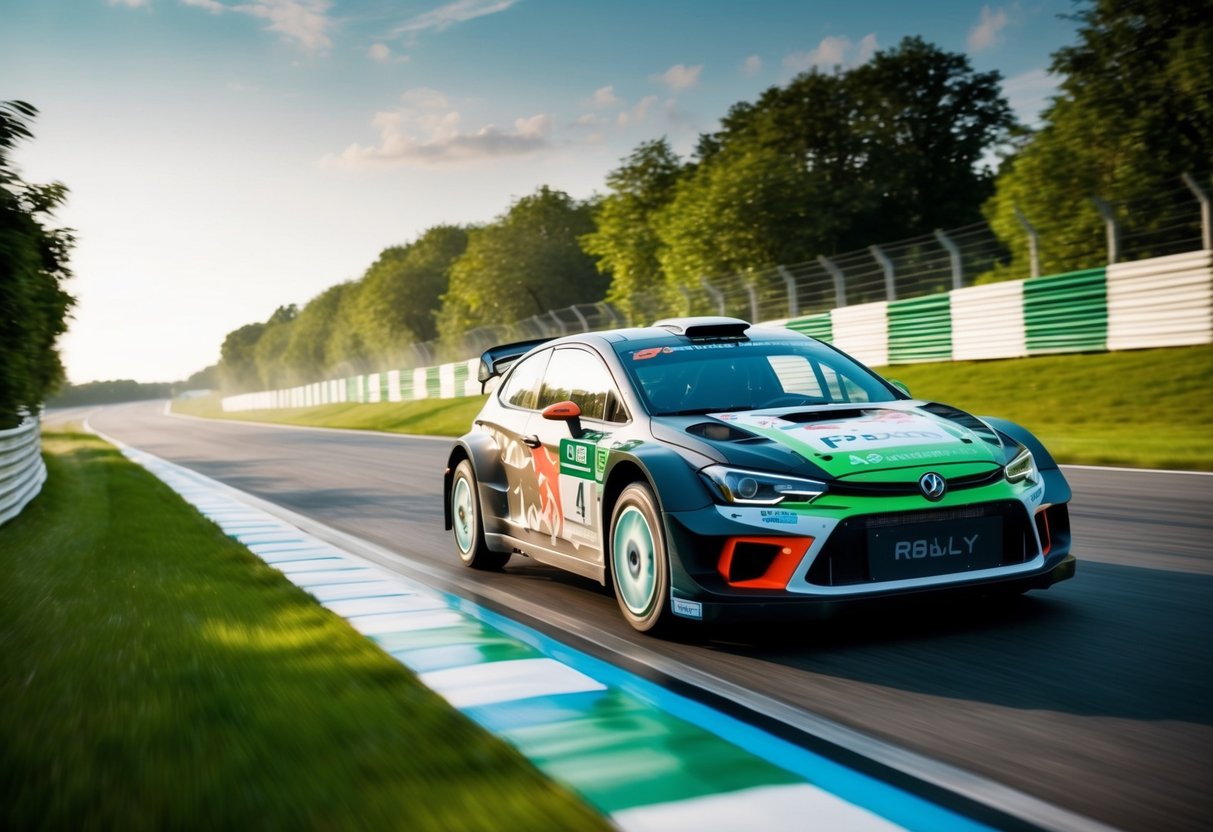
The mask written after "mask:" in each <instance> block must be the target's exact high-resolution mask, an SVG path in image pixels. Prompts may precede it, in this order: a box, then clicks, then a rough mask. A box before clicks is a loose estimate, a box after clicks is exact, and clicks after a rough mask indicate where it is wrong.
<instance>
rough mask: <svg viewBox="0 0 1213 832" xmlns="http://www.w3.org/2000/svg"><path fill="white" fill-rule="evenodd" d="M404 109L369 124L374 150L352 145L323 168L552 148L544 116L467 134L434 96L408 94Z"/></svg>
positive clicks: (435, 161)
mask: <svg viewBox="0 0 1213 832" xmlns="http://www.w3.org/2000/svg"><path fill="white" fill-rule="evenodd" d="M402 103H403V106H402V107H400V108H399V109H396V110H390V111H384V112H379V113H376V114H375V116H374V117H373V118H372V119H371V125H372V126H373V127H374V128H375V129H376V130H378V131H379V143H378V144H375V145H371V146H364V145H361V144H352V145H350V146H349V147H347V148H346V149H345V150H344V151H342V152H341V153H340V154H336V155H329V156H326V157H325V158H323V159H322V160H321V164H323V165H325V166H328V167H343V168H366V167H377V166H407V165H413V166H423V167H424V166H437V165H445V164H458V163H475V162H482V161H486V160H490V159H499V158H503V157H510V156H524V155H527V154H530V153H534V152H536V151H539V150H543V149H544V148H547V147H549V146H550V145H551V142H550V140H549V136H550V134H551V131H552V117H551V116H549V115H547V114H539V115H534V116H530V117H529V118H518V119H515V120H514V123H513V125H512V126H511V127H509V128H506V129H502V128H499V127H496V126H495V125H492V124H489V125H486V126H484V127H481V128H479V129H477V130H474V131H471V132H467V131H464V130H463V129H462V127H461V125H460V116H459V113H458V112H456V111H455V110H453V109H450V106H449V103H448V102H447V99H446V97H445V96H444V95H442V93H439V92H437V91H436V90H430V89H416V90H410V91H409V92H407V93H405V94H404V96H403V102H402Z"/></svg>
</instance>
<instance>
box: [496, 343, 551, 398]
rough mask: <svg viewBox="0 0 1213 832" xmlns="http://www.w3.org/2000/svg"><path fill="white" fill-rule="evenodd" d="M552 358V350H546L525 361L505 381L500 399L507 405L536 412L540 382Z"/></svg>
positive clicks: (499, 395) (499, 394)
mask: <svg viewBox="0 0 1213 832" xmlns="http://www.w3.org/2000/svg"><path fill="white" fill-rule="evenodd" d="M551 356H552V351H551V350H544V351H543V352H541V353H537V354H536V355H532V356H530V357H529V358H525V359H523V361H522V363H520V364H519V365H518V366H516V367H515V368H514V369H513V371H512V372H511V373H510V377H509V378H507V379H506V380H505V384H504V385H502V387H501V392H500V393H498V394H497V396H498V398H499V399H500V400H501V401H502V402H504V403H505V404H509V405H513V406H514V407H522V408H526V409H527V410H534V409H535V408H536V406H537V405H536V402H537V401H538V398H539V382H540V380H541V379H542V378H543V370H544V368H545V367H547V363H548V359H549V358H551Z"/></svg>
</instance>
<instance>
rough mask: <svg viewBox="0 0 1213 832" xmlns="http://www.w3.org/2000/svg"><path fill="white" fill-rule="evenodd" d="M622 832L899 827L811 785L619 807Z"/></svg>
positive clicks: (798, 831) (797, 831)
mask: <svg viewBox="0 0 1213 832" xmlns="http://www.w3.org/2000/svg"><path fill="white" fill-rule="evenodd" d="M611 820H613V821H615V823H616V825H618V826H619V827H620V828H621V829H623V830H625V832H704V830H707V829H711V830H713V832H717V830H719V832H726V831H727V830H737V832H754V830H756V829H761V830H762V832H782V830H787V832H803V830H806V829H828V830H831V832H836V830H849V829H864V830H892V829H901V828H902V827H900V826H898V825H896V824H893V823H889V822H888V821H887V820H885V819H884V818H882V817H880V816H879V815H875V814H872V813H871V812H867V811H865V810H864V809H862V808H860V807H858V806H856V805H855V804H854V803H848V802H846V801H845V800H841V799H839V798H837V797H835V796H834V795H832V794H830V793H829V792H827V791H823V790H822V789H819V788H817V787H815V786H809V785H803V784H797V785H792V786H763V787H760V788H756V789H745V790H743V791H739V792H732V793H729V794H717V795H710V796H708V797H699V798H695V799H694V800H680V801H676V802H674V803H658V804H656V805H652V806H639V807H637V808H635V809H624V810H623V811H621V812H615V813H614V814H613V815H611Z"/></svg>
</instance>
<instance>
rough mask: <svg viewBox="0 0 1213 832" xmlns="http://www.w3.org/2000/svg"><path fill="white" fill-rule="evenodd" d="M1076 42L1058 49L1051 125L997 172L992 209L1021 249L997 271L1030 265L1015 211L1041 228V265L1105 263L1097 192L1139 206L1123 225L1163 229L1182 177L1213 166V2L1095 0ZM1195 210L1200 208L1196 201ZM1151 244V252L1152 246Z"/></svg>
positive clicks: (1021, 270) (1139, 231)
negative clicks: (1169, 195)
mask: <svg viewBox="0 0 1213 832" xmlns="http://www.w3.org/2000/svg"><path fill="white" fill-rule="evenodd" d="M1084 5H1085V6H1086V8H1085V9H1083V10H1082V11H1080V12H1079V13H1078V14H1077V15H1076V19H1077V20H1078V21H1079V22H1080V23H1081V24H1082V25H1081V26H1080V28H1079V31H1078V42H1077V43H1076V44H1074V45H1073V46H1069V47H1066V48H1063V49H1061V50H1059V51H1058V52H1057V53H1055V54H1054V56H1053V62H1052V65H1051V67H1050V71H1051V72H1052V73H1053V74H1055V75H1058V76H1060V77H1061V91H1060V94H1059V95H1058V96H1057V97H1056V98H1055V99H1054V100H1053V102H1052V104H1051V105H1050V107H1049V108H1048V109H1047V110H1046V111H1045V113H1044V115H1043V122H1044V126H1043V127H1042V128H1041V129H1040V131H1039V132H1038V133H1036V134H1035V135H1034V136H1032V137H1031V139H1030V140H1029V141H1027V142H1026V143H1025V144H1024V146H1023V147H1022V149H1020V150H1019V151H1018V152H1017V153H1016V154H1015V155H1013V156H1012V157H1011V158H1010V159H1009V160H1008V162H1007V163H1006V164H1005V165H1004V167H1003V169H1002V170H1001V171H1000V174H999V177H998V180H997V183H996V184H997V191H996V194H995V195H994V197H993V198H992V199H991V200H990V201H989V202H988V203H987V205H986V206H985V213H986V216H987V217H988V219H989V221H990V224H991V226H992V227H993V228H994V231H995V233H997V234H998V236H999V237H1000V238H1001V239H1002V240H1003V241H1004V242H1005V243H1006V244H1007V245H1008V246H1009V248H1010V249H1011V251H1012V252H1013V253H1014V259H1013V261H1012V263H1011V264H1010V266H1009V267H1008V268H1006V269H1004V270H1002V271H1001V273H1000V274H999V275H997V276H999V277H1021V276H1023V275H1024V274H1026V273H1027V266H1026V264H1025V262H1024V261H1025V260H1026V258H1027V254H1026V252H1027V245H1026V239H1025V232H1024V230H1023V228H1022V226H1021V224H1020V223H1019V221H1018V220H1017V218H1016V215H1015V210H1016V208H1018V209H1019V210H1020V211H1021V212H1022V213H1023V214H1024V215H1025V216H1026V217H1027V218H1028V219H1029V221H1031V222H1032V223H1033V224H1034V225H1035V226H1036V228H1037V230H1038V231H1039V232H1040V234H1041V251H1040V256H1041V269H1042V271H1043V272H1044V273H1046V274H1047V273H1055V272H1062V271H1069V270H1072V269H1078V268H1085V267H1089V266H1097V265H1102V264H1103V263H1105V262H1106V259H1107V257H1106V248H1105V237H1104V231H1103V220H1102V219H1101V217H1100V215H1099V213H1098V211H1097V210H1096V208H1095V206H1094V205H1093V204H1092V202H1091V200H1090V197H1092V196H1098V197H1100V198H1102V199H1103V200H1105V201H1107V202H1109V203H1119V204H1121V205H1122V206H1123V205H1125V204H1130V205H1131V206H1132V207H1134V208H1136V211H1134V212H1131V213H1128V214H1127V215H1123V216H1122V217H1121V219H1122V220H1123V221H1125V223H1126V225H1127V229H1126V233H1127V234H1133V235H1134V236H1136V237H1138V238H1141V237H1142V236H1143V235H1144V234H1146V233H1155V232H1162V233H1163V234H1164V235H1165V229H1161V228H1159V227H1158V226H1159V225H1160V224H1161V223H1162V222H1164V221H1166V220H1167V219H1168V218H1167V216H1166V212H1164V211H1161V210H1159V208H1158V206H1157V205H1156V204H1155V201H1156V199H1157V198H1158V197H1159V195H1160V194H1163V193H1166V192H1171V191H1173V190H1174V189H1176V188H1179V187H1181V186H1180V184H1179V183H1180V179H1179V177H1180V175H1181V174H1182V173H1184V172H1190V173H1193V174H1196V173H1199V172H1201V171H1206V170H1207V169H1208V167H1209V148H1210V147H1213V73H1210V70H1209V67H1210V66H1213V16H1211V15H1210V14H1209V12H1210V8H1209V4H1208V2H1207V0H1166V2H1163V0H1095V2H1087V3H1084ZM1191 205H1192V209H1191V210H1192V215H1193V216H1195V215H1196V207H1195V202H1194V201H1192V203H1191ZM1142 253H1147V254H1148V253H1149V252H1148V251H1143V252H1142Z"/></svg>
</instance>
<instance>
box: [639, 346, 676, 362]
mask: <svg viewBox="0 0 1213 832" xmlns="http://www.w3.org/2000/svg"><path fill="white" fill-rule="evenodd" d="M671 352H673V350H672V349H671V348H670V347H649V348H648V349H643V350H636V352H634V353H632V360H633V361H647V360H648V359H650V358H656V357H657V356H659V355H665V354H668V353H671Z"/></svg>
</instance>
